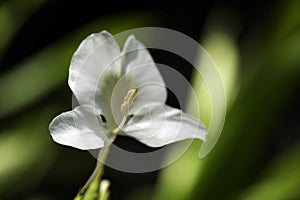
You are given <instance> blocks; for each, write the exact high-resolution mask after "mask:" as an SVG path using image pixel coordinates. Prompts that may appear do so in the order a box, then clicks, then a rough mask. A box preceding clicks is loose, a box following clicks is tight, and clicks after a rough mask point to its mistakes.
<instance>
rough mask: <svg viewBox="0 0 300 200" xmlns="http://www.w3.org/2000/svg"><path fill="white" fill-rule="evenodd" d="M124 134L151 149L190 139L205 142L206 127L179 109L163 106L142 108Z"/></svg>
mask: <svg viewBox="0 0 300 200" xmlns="http://www.w3.org/2000/svg"><path fill="white" fill-rule="evenodd" d="M140 113H143V114H140ZM144 113H147V114H146V115H145V114H144ZM124 132H125V133H126V134H127V135H129V136H131V137H134V138H136V139H137V140H139V141H140V142H142V143H144V144H146V145H148V146H150V147H161V146H164V145H166V144H170V143H173V142H177V141H180V140H184V139H189V138H197V139H200V140H203V141H205V136H206V130H205V127H204V126H203V124H201V122H200V121H198V120H197V119H195V118H193V117H192V116H190V115H188V114H185V113H183V112H182V111H181V110H179V109H175V108H172V107H169V106H167V105H162V104H160V105H159V104H152V105H148V106H146V107H144V108H142V109H141V110H140V111H138V112H137V113H136V114H135V115H134V116H133V118H132V119H131V120H130V121H129V122H128V125H127V127H126V128H125V129H124Z"/></svg>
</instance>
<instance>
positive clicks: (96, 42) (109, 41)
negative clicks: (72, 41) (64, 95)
mask: <svg viewBox="0 0 300 200" xmlns="http://www.w3.org/2000/svg"><path fill="white" fill-rule="evenodd" d="M119 57H120V49H119V46H118V44H117V43H116V41H115V40H114V38H113V37H112V35H110V34H109V33H108V32H106V31H102V32H100V33H95V34H91V35H90V36H88V37H87V38H86V39H85V40H84V41H83V42H82V43H81V44H80V46H79V47H78V49H77V50H76V52H75V53H74V55H73V57H72V61H71V65H70V69H69V80H68V82H69V86H70V88H71V90H72V91H73V93H74V95H75V96H76V98H77V100H78V102H79V104H80V105H85V104H87V105H92V106H94V107H96V106H97V104H102V102H103V101H105V98H104V97H103V94H102V90H101V88H100V84H99V81H100V79H102V78H103V76H106V75H109V76H110V75H111V74H116V76H117V73H119V72H120V70H121V59H119ZM95 101H97V103H96V102H95ZM106 105H107V103H105V106H106ZM105 106H103V107H105Z"/></svg>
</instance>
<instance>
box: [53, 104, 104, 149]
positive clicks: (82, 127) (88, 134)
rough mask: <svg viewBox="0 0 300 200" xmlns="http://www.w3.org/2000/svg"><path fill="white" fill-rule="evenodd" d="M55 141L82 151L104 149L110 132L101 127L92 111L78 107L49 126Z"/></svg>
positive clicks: (58, 117) (56, 118)
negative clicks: (106, 137) (105, 140)
mask: <svg viewBox="0 0 300 200" xmlns="http://www.w3.org/2000/svg"><path fill="white" fill-rule="evenodd" d="M49 130H50V134H51V136H52V138H53V140H54V141H55V142H57V143H59V144H63V145H67V146H71V147H75V148H78V149H82V150H87V149H98V148H101V147H103V145H104V139H105V136H104V135H105V134H107V132H108V130H107V129H105V128H104V127H103V126H100V124H99V121H98V119H97V117H96V116H95V115H92V114H91V111H89V112H88V111H87V110H86V109H83V107H76V108H75V109H74V110H72V111H68V112H64V113H62V114H60V115H58V116H57V117H55V118H54V119H53V120H52V122H51V123H50V125H49Z"/></svg>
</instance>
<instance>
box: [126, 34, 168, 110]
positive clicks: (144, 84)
mask: <svg viewBox="0 0 300 200" xmlns="http://www.w3.org/2000/svg"><path fill="white" fill-rule="evenodd" d="M122 61H123V62H122V73H123V74H124V76H125V79H126V80H127V82H128V87H129V88H128V89H133V88H135V87H137V88H138V89H139V91H138V94H137V97H136V99H135V101H134V104H133V105H132V107H131V109H130V114H132V113H134V112H136V111H137V109H139V108H140V107H141V106H144V105H147V104H150V103H153V102H154V103H165V101H166V98H167V90H166V88H165V83H164V80H163V78H162V76H161V74H160V72H159V70H158V68H157V67H156V65H155V63H154V61H153V59H152V57H151V55H150V53H149V52H148V50H147V49H146V47H145V46H144V45H143V44H142V43H141V42H139V41H138V40H136V39H135V37H134V36H133V35H131V36H129V37H128V39H127V40H126V42H125V45H124V49H123V51H122Z"/></svg>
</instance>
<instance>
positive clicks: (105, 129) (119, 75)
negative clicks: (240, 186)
mask: <svg viewBox="0 0 300 200" xmlns="http://www.w3.org/2000/svg"><path fill="white" fill-rule="evenodd" d="M69 86H70V88H71V90H72V92H73V94H74V96H75V97H76V99H77V100H78V102H79V103H78V104H77V105H76V107H75V108H74V109H73V110H72V111H68V112H64V113H62V114H60V115H59V116H57V117H56V118H54V119H53V121H52V122H51V124H50V126H49V129H50V133H51V136H52V138H53V140H54V141H55V142H57V143H60V144H63V145H67V146H72V147H75V148H79V149H84V150H86V149H96V148H102V147H103V146H104V144H105V141H106V140H107V138H114V137H115V135H117V134H118V135H125V136H130V137H133V138H135V139H137V140H139V141H140V142H142V143H144V144H146V145H148V146H151V147H160V146H163V145H166V144H169V143H173V142H176V141H180V140H184V139H188V138H198V139H201V140H203V141H205V135H206V130H205V128H204V126H203V125H202V124H201V123H200V122H199V121H198V120H196V119H195V118H193V117H191V116H190V115H187V114H184V113H183V112H182V111H181V110H179V109H175V108H171V107H169V106H167V105H165V101H166V97H167V91H166V88H165V83H164V81H163V78H162V76H161V74H160V72H159V70H158V69H157V67H156V65H155V63H154V61H153V59H152V57H151V55H150V54H149V52H148V51H147V49H146V48H145V47H144V46H143V45H142V44H141V43H140V42H139V41H138V40H136V39H135V37H134V36H130V37H128V39H127V40H126V42H125V45H124V48H123V51H122V52H121V51H120V49H119V46H118V45H117V43H116V41H115V40H114V38H113V37H112V36H111V35H110V34H109V33H108V32H106V31H102V32H100V33H97V34H92V35H90V36H88V37H87V38H86V39H85V40H84V41H83V42H82V43H81V44H80V46H79V48H78V49H77V51H76V52H75V54H74V55H73V58H72V61H71V66H70V69H69Z"/></svg>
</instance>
